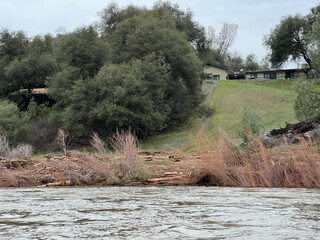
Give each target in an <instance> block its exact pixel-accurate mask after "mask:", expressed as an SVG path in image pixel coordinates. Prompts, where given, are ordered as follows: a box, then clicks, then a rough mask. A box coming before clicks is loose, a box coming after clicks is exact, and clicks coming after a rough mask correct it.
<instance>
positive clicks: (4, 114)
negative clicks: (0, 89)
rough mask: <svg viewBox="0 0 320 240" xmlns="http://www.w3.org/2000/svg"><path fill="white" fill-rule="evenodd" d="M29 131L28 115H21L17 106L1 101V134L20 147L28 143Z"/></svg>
mask: <svg viewBox="0 0 320 240" xmlns="http://www.w3.org/2000/svg"><path fill="white" fill-rule="evenodd" d="M29 131H30V125H29V120H28V117H27V115H26V114H24V113H21V112H20V111H19V109H18V107H17V106H16V105H15V104H13V103H11V102H9V101H7V100H5V101H0V134H1V135H4V136H6V137H7V138H8V141H9V142H10V144H12V145H18V144H19V143H23V142H28V140H29V139H28V134H29Z"/></svg>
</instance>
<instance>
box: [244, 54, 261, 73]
mask: <svg viewBox="0 0 320 240" xmlns="http://www.w3.org/2000/svg"><path fill="white" fill-rule="evenodd" d="M259 68H260V67H259V63H258V61H257V57H256V56H255V55H254V54H253V53H251V54H249V55H248V56H247V57H246V61H245V63H244V69H246V70H247V71H256V70H259Z"/></svg>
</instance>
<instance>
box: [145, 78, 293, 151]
mask: <svg viewBox="0 0 320 240" xmlns="http://www.w3.org/2000/svg"><path fill="white" fill-rule="evenodd" d="M296 81H297V80H296ZM293 86H294V81H293V80H266V81H252V80H250V81H249V80H248V81H231V80H221V81H218V85H217V87H216V88H215V87H214V85H213V84H210V83H204V85H203V91H204V93H205V95H206V100H205V102H204V103H203V105H204V106H213V107H214V109H215V114H213V115H212V116H210V117H204V116H199V112H197V113H195V114H194V116H193V117H192V118H191V119H190V120H189V121H188V122H187V123H186V124H185V125H184V126H181V127H180V128H179V129H176V130H174V131H169V132H167V133H165V134H162V135H159V136H154V137H151V138H148V139H146V140H144V141H143V142H142V144H141V147H142V148H144V149H150V150H169V149H170V148H178V149H181V150H183V151H186V150H191V149H194V145H195V136H196V134H197V133H198V132H199V130H200V129H201V128H205V130H206V132H208V133H210V134H211V135H212V137H213V138H214V139H217V138H218V137H219V135H220V130H224V131H227V132H228V133H230V134H232V135H235V136H236V135H237V134H238V129H239V127H240V122H241V118H242V111H243V108H244V107H245V106H248V107H249V108H250V109H251V110H252V111H253V112H255V113H256V114H258V115H259V116H260V117H261V118H262V120H263V124H264V126H265V127H264V129H265V131H268V130H272V129H273V128H279V127H284V126H285V122H290V123H294V122H297V119H296V118H295V113H294V110H293V105H294V100H295V97H296V94H295V92H294V90H293ZM200 115H201V114H200Z"/></svg>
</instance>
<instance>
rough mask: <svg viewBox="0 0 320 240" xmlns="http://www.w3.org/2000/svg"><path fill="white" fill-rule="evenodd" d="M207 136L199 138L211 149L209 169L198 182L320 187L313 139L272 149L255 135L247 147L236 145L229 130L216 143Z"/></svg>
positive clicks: (318, 156) (319, 159) (318, 157)
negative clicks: (228, 133)
mask: <svg viewBox="0 0 320 240" xmlns="http://www.w3.org/2000/svg"><path fill="white" fill-rule="evenodd" d="M203 136H205V134H202V137H201V138H199V139H198V141H199V142H200V143H201V144H202V145H204V146H206V148H207V149H209V150H210V151H207V152H206V153H205V154H203V158H204V159H205V160H206V161H204V162H205V163H204V164H205V165H206V166H205V169H207V171H206V172H202V173H201V175H199V176H197V178H198V179H197V180H196V181H197V182H200V183H204V182H205V183H207V184H210V185H217V186H234V187H288V188H291V187H306V188H319V187H320V154H319V151H318V149H317V147H316V146H315V145H314V143H313V142H312V141H311V140H305V139H303V138H301V139H300V144H297V145H288V144H285V145H283V146H281V147H279V148H277V149H269V148H266V147H265V146H264V144H263V143H262V141H261V140H260V139H259V138H255V137H253V136H252V135H249V136H248V137H249V139H250V144H249V145H248V146H246V147H240V146H239V145H236V144H235V143H234V142H233V141H232V139H231V137H230V136H228V135H227V134H223V136H222V137H221V139H220V141H219V143H218V144H216V145H213V144H212V143H211V140H210V138H208V137H203Z"/></svg>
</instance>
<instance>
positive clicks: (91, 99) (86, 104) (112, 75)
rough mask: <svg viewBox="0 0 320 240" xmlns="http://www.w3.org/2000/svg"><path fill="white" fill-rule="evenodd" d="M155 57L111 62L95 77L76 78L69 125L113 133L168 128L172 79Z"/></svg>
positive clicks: (82, 131)
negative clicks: (169, 90) (88, 78)
mask: <svg viewBox="0 0 320 240" xmlns="http://www.w3.org/2000/svg"><path fill="white" fill-rule="evenodd" d="M155 58H156V57H155V55H154V54H152V55H149V56H146V59H145V60H137V59H133V60H131V61H130V62H129V63H122V64H107V65H105V66H104V67H103V68H102V69H101V71H100V72H99V74H98V75H97V76H96V78H95V79H91V80H90V81H84V80H79V81H76V82H75V84H74V85H73V88H72V90H71V91H70V94H69V101H70V105H69V106H68V107H67V109H66V111H65V114H64V120H65V124H66V127H67V129H68V130H69V131H72V132H77V133H80V134H88V133H90V132H92V131H98V132H100V133H104V134H111V133H112V132H113V131H115V129H117V128H119V129H128V128H129V127H132V128H133V129H134V130H135V131H136V133H137V134H138V135H139V136H146V135H151V134H154V133H156V132H159V131H161V130H162V129H164V128H165V127H166V124H167V122H168V118H169V114H170V102H168V101H166V98H167V97H168V95H167V92H166V89H167V87H168V84H169V82H170V80H171V79H170V74H168V72H167V70H166V67H165V66H161V65H160V64H158V61H156V59H155Z"/></svg>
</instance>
